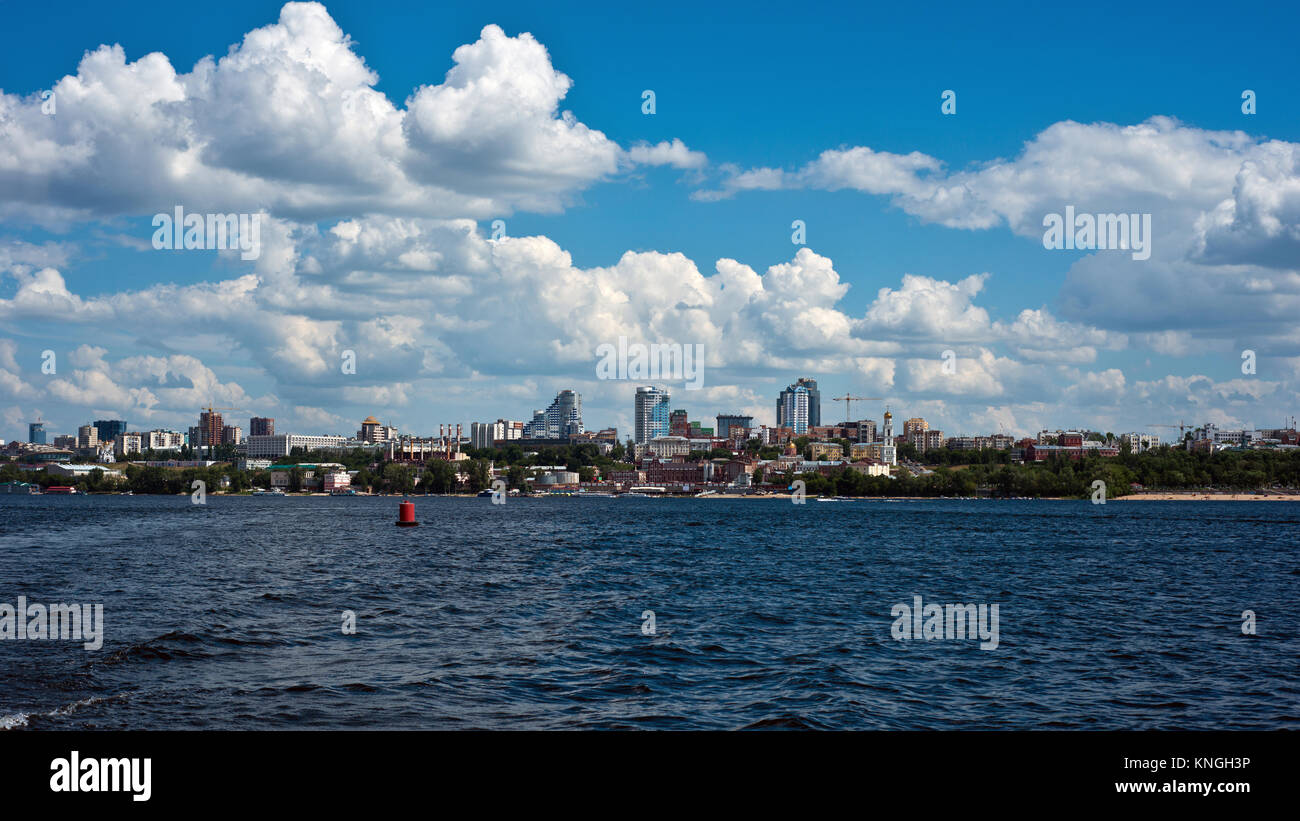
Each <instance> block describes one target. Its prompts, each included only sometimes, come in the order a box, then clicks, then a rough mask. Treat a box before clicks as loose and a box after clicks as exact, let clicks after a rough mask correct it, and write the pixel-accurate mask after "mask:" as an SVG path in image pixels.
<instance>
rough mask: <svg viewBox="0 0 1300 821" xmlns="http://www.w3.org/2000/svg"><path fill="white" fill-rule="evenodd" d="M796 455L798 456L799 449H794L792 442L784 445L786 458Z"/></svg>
mask: <svg viewBox="0 0 1300 821" xmlns="http://www.w3.org/2000/svg"><path fill="white" fill-rule="evenodd" d="M798 454H799V448H797V447H795V445H794V442H786V443H785V455H786V456H797V455H798Z"/></svg>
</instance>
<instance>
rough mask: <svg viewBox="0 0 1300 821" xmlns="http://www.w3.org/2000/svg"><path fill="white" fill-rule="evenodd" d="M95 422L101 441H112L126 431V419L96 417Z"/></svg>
mask: <svg viewBox="0 0 1300 821" xmlns="http://www.w3.org/2000/svg"><path fill="white" fill-rule="evenodd" d="M93 424H94V425H95V431H96V432H97V433H98V435H99V441H100V442H112V441H113V440H114V439H116V438H117V437H118V436H119V435H120V434H123V433H126V420H125V419H96V420H95V421H94V423H93Z"/></svg>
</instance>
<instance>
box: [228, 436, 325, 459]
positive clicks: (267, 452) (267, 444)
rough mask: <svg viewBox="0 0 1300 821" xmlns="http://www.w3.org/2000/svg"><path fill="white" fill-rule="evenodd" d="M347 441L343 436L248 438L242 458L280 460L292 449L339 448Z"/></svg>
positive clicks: (291, 451)
mask: <svg viewBox="0 0 1300 821" xmlns="http://www.w3.org/2000/svg"><path fill="white" fill-rule="evenodd" d="M347 441H348V440H347V438H346V437H343V436H311V435H302V434H296V433H275V434H272V435H270V436H250V437H248V441H247V442H245V443H244V445H245V451H244V456H245V458H248V459H280V458H283V457H285V456H288V455H290V454H291V453H293V450H294V448H302V449H303V450H304V451H313V450H327V449H330V448H341V447H343V446H344V443H346V442H347Z"/></svg>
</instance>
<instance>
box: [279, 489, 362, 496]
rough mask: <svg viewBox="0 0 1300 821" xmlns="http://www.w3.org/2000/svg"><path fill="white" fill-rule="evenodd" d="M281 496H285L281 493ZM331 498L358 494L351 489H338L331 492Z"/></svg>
mask: <svg viewBox="0 0 1300 821" xmlns="http://www.w3.org/2000/svg"><path fill="white" fill-rule="evenodd" d="M280 495H282V496H283V495H284V494H283V493H281V494H280ZM330 495H331V496H356V495H357V492H356V491H355V490H353V489H352V488H350V487H336V488H334V489H333V490H331V491H330Z"/></svg>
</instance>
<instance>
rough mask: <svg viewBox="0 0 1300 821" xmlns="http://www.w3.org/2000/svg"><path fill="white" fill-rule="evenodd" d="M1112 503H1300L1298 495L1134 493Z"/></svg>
mask: <svg viewBox="0 0 1300 821" xmlns="http://www.w3.org/2000/svg"><path fill="white" fill-rule="evenodd" d="M1110 501H1112V502H1300V494H1297V493H1204V492H1200V493H1132V494H1129V495H1128V496H1116V497H1115V498H1113V499H1111V500H1110Z"/></svg>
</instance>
